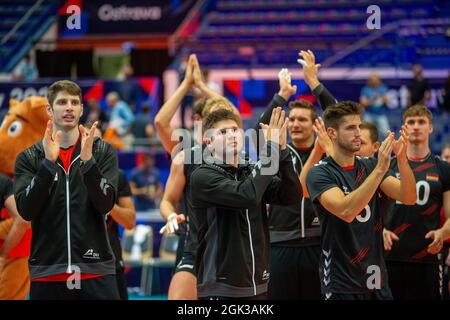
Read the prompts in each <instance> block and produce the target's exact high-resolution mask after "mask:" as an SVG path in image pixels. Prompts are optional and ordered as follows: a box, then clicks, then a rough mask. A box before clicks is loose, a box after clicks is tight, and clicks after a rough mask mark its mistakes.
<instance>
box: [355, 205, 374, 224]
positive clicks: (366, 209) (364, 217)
mask: <svg viewBox="0 0 450 320" xmlns="http://www.w3.org/2000/svg"><path fill="white" fill-rule="evenodd" d="M370 215H371V211H370V207H369V205H367V206H365V207H364V211H363V212H361V213H360V214H359V215H357V216H356V220H358V221H359V222H367V221H369V219H370Z"/></svg>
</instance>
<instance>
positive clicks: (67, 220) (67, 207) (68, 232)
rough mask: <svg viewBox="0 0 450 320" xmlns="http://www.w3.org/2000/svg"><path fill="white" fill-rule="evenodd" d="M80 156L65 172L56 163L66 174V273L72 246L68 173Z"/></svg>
mask: <svg viewBox="0 0 450 320" xmlns="http://www.w3.org/2000/svg"><path fill="white" fill-rule="evenodd" d="M79 157H80V156H79V155H78V156H76V157H75V159H73V160H72V162H71V163H70V165H69V170H68V171H67V172H66V169H64V167H63V166H62V165H61V164H59V163H58V165H59V166H60V167H61V168H62V169H63V171H64V173H65V175H66V222H67V223H66V227H67V271H66V273H72V252H71V251H72V247H71V242H70V188H69V173H70V168H71V167H72V164H73V163H74V162H75V161H77V160H78V158H79Z"/></svg>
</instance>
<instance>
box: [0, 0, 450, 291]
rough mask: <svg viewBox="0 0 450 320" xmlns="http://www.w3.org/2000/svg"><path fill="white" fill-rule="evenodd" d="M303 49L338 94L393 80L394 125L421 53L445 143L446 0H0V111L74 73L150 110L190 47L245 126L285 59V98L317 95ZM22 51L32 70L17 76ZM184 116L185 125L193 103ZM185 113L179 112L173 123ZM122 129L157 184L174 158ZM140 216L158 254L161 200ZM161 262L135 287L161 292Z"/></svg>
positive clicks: (170, 85)
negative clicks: (291, 92)
mask: <svg viewBox="0 0 450 320" xmlns="http://www.w3.org/2000/svg"><path fill="white" fill-rule="evenodd" d="M371 5H376V6H378V8H379V9H380V14H381V15H380V16H379V21H380V25H379V28H377V27H376V26H375V27H376V28H374V29H373V28H369V26H370V23H369V22H370V21H369V19H370V17H371V16H372V13H373V12H374V11H370V10H369V6H371ZM302 49H311V50H313V51H314V53H315V55H316V61H317V62H318V63H321V64H322V70H321V71H320V74H319V78H320V79H321V81H322V82H323V83H324V84H325V85H326V87H327V88H328V89H329V90H330V91H331V92H332V93H333V94H334V95H335V96H336V98H337V99H338V100H343V99H346V100H347V99H348V100H356V101H357V100H358V99H359V93H360V90H361V88H362V87H363V86H364V85H365V83H366V80H367V77H368V76H369V74H371V73H372V72H375V71H376V72H378V73H379V74H380V76H381V79H382V80H383V82H384V83H385V84H386V85H387V86H388V87H389V89H390V91H389V97H390V98H389V104H388V108H387V109H386V113H387V115H388V119H389V122H390V125H391V128H392V129H393V130H398V129H399V127H400V125H401V121H402V120H401V113H402V111H403V110H404V109H405V108H406V92H407V89H406V86H407V84H408V82H409V81H410V79H411V78H412V72H411V66H412V65H413V64H415V63H418V64H421V65H422V66H423V68H424V76H425V78H426V79H427V80H428V81H429V83H430V85H431V87H432V91H431V92H432V94H431V98H430V99H429V101H427V106H428V107H429V108H430V109H431V110H432V112H433V115H434V132H433V135H432V142H431V149H432V150H433V152H436V153H438V152H440V149H441V147H442V146H443V145H444V144H445V143H448V142H450V121H449V120H450V114H449V110H447V111H446V110H445V99H444V95H443V92H444V91H443V89H444V83H445V81H447V85H448V83H449V80H448V77H449V69H450V2H448V1H444V0H442V1H440V0H395V1H371V0H356V1H355V0H338V1H325V0H317V1H314V0H296V1H288V0H252V1H250V0H249V1H246V0H230V1H226V0H215V1H214V0H209V1H208V0H198V1H195V0H184V1H182V0H167V1H162V0H161V1H157V0H152V1H144V0H130V1H124V0H122V1H121V0H110V1H108V0H94V1H86V0H85V1H83V0H78V1H77V0H73V1H50V0H36V1H33V0H2V1H1V2H0V114H1V117H3V115H4V114H5V113H6V112H7V110H8V107H9V99H11V98H14V99H18V100H22V99H24V98H26V97H28V96H32V95H42V96H45V94H46V88H47V86H48V85H49V84H50V83H52V82H53V81H55V80H58V79H72V80H74V81H76V82H77V83H79V84H80V86H81V88H82V90H83V95H84V96H83V98H84V100H85V101H84V102H85V104H86V102H87V100H89V99H95V100H97V101H99V103H100V105H101V108H102V109H103V110H105V111H107V109H108V107H107V105H106V102H105V96H106V94H107V93H109V92H111V91H117V92H119V94H120V95H121V97H122V98H123V99H124V100H125V101H126V102H127V103H129V104H130V105H132V106H133V108H134V110H133V111H134V113H135V114H139V112H140V111H141V109H142V106H143V105H144V104H149V105H150V106H151V112H150V115H151V116H154V115H155V114H156V113H157V111H158V109H159V108H160V106H161V105H162V104H163V102H164V101H165V100H166V99H167V98H168V97H170V95H171V94H172V93H173V92H174V90H175V89H176V88H177V86H178V84H179V78H180V74H182V73H181V72H180V65H181V63H182V61H183V59H184V58H185V57H186V56H187V55H188V54H190V53H196V54H197V56H198V59H199V62H200V65H201V67H202V69H204V70H208V78H207V79H208V82H209V83H210V84H211V86H214V88H216V89H217V90H218V91H219V92H221V93H223V94H224V95H225V96H226V97H227V98H229V99H230V100H231V101H232V102H233V103H234V104H235V105H236V106H237V107H238V108H239V110H240V111H241V113H242V114H243V117H244V119H245V127H246V128H248V127H252V126H254V125H255V124H256V121H257V117H258V116H259V115H260V113H261V112H262V108H263V107H264V106H265V105H266V104H267V103H268V102H269V101H270V99H271V97H272V96H273V94H274V93H275V92H277V91H278V80H277V74H278V71H279V70H280V68H282V67H287V68H289V70H290V71H291V72H292V74H293V79H294V81H293V82H294V84H296V85H297V86H298V90H297V95H296V97H293V98H294V99H295V98H305V99H309V100H310V101H312V102H315V101H314V97H313V96H312V95H311V94H310V92H309V90H308V88H307V86H306V84H305V83H304V81H303V80H302V72H301V68H300V65H299V64H298V63H297V62H296V60H297V53H298V51H299V50H302ZM27 55H30V57H31V62H32V63H34V64H35V66H36V68H37V70H38V73H39V77H38V78H35V79H30V80H26V79H23V78H21V77H20V68H21V64H23V60H24V58H25V57H26V56H27ZM127 67H131V70H132V71H131V72H128V73H127V72H126V71H124V70H127V69H126V68H127ZM447 90H449V89H448V88H447ZM447 92H449V91H447ZM188 109H189V108H188ZM86 113H87V112H86ZM185 120H186V121H185V123H187V124H188V125H190V120H189V110H187V112H186V114H185ZM181 123H182V121H181V114H180V113H178V114H177V117H176V119H175V120H174V124H175V125H180V124H181ZM128 138H129V139H128ZM128 138H127V139H125V147H124V148H122V149H121V150H118V155H119V161H120V167H121V168H123V169H124V170H125V172H126V173H127V174H128V175H130V174H131V171H132V169H133V168H135V167H136V166H138V165H139V164H140V162H141V161H142V155H143V153H146V152H149V151H150V152H151V153H152V154H154V155H155V158H156V166H157V168H158V169H159V170H160V173H161V175H160V176H161V182H162V183H163V184H164V183H165V181H166V179H167V175H168V168H169V165H170V158H169V157H168V156H167V155H166V154H165V152H163V149H162V147H161V144H160V142H159V139H158V137H157V136H153V137H151V138H149V139H146V140H145V141H144V143H140V144H139V146H138V147H136V145H135V144H134V143H133V137H128ZM130 139H131V140H130ZM138 223H139V224H146V225H150V226H151V227H152V229H153V236H152V237H149V243H150V244H151V246H150V247H151V248H153V250H152V255H153V256H154V257H155V258H157V257H158V256H159V250H160V241H161V238H160V236H159V233H158V232H157V231H158V230H159V228H160V227H161V226H162V225H163V222H162V219H161V218H160V216H159V211H158V209H152V210H149V211H142V212H139V213H138ZM166 245H167V244H166ZM166 249H167V248H166ZM171 249H173V247H172V248H171ZM171 249H170V248H169V249H168V250H169V251H170V250H171ZM155 261H156V262H155ZM157 262H158V260H154V261H153V264H148V263H147V264H146V262H145V261H144V262H142V261H131V262H130V264H129V268H128V269H127V270H128V274H127V279H128V286H129V290H130V293H131V297H132V298H134V299H164V298H165V297H166V296H165V295H166V292H167V286H168V283H169V280H170V275H171V265H170V264H168V265H165V264H158V263H157Z"/></svg>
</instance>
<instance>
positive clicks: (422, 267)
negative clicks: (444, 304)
mask: <svg viewBox="0 0 450 320" xmlns="http://www.w3.org/2000/svg"><path fill="white" fill-rule="evenodd" d="M386 265H387V269H388V275H389V287H390V288H391V290H392V295H393V296H394V299H395V300H440V299H441V292H442V275H443V272H442V269H443V267H442V264H433V263H411V262H396V261H395V262H394V261H386Z"/></svg>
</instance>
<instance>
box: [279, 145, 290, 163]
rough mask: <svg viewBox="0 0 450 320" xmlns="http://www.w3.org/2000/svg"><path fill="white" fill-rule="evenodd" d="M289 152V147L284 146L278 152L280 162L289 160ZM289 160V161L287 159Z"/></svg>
mask: <svg viewBox="0 0 450 320" xmlns="http://www.w3.org/2000/svg"><path fill="white" fill-rule="evenodd" d="M290 156H291V152H290V151H289V148H287V147H286V149H284V150H283V151H281V153H280V162H282V161H283V162H286V160H290ZM288 162H290V161H288Z"/></svg>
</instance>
